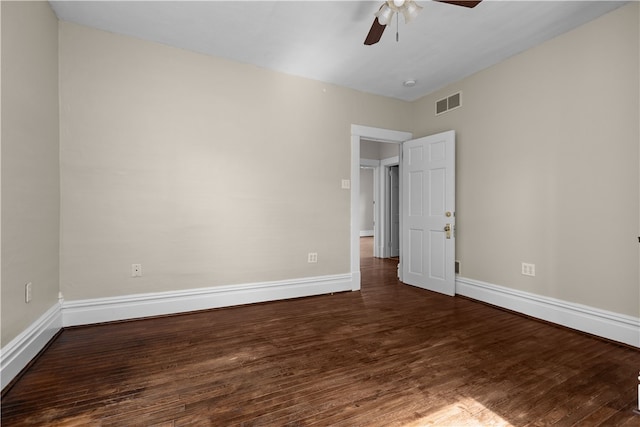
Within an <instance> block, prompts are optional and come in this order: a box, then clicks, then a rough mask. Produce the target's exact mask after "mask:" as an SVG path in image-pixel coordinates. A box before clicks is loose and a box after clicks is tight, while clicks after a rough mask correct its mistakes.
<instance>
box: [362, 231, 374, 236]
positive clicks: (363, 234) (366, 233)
mask: <svg viewBox="0 0 640 427" xmlns="http://www.w3.org/2000/svg"><path fill="white" fill-rule="evenodd" d="M373 234H374V231H373V230H360V237H373Z"/></svg>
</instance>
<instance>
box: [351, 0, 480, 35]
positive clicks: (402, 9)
mask: <svg viewBox="0 0 640 427" xmlns="http://www.w3.org/2000/svg"><path fill="white" fill-rule="evenodd" d="M435 1H438V2H441V3H449V4H453V5H456V6H464V7H476V6H477V5H478V3H480V2H481V1H482V0H477V1H466V0H435ZM421 9H422V6H419V5H418V4H417V3H416V2H415V1H413V0H387V1H386V2H385V3H384V4H383V5H382V6H380V10H378V11H377V12H376V13H375V15H376V17H375V18H374V20H373V25H371V29H370V30H369V34H367V38H366V39H365V40H364V44H366V45H372V44H376V43H378V42H379V41H380V38H381V37H382V33H383V32H384V29H385V28H386V27H387V24H389V23H390V22H391V19H392V18H393V15H394V14H395V13H397V14H398V15H399V14H400V13H402V15H403V16H404V22H409V21H411V20H412V19H413V18H415V17H416V16H418V12H420V10H421Z"/></svg>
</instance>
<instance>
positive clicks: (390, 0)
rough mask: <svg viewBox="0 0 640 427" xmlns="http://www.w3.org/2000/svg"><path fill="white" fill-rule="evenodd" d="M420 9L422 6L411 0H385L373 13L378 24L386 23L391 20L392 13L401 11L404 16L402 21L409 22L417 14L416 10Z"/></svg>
mask: <svg viewBox="0 0 640 427" xmlns="http://www.w3.org/2000/svg"><path fill="white" fill-rule="evenodd" d="M421 9H422V6H420V5H418V4H417V3H416V2H415V1H413V0H408V1H406V0H387V2H386V3H385V4H383V5H382V7H381V8H380V10H378V11H377V12H376V13H375V15H376V18H378V22H379V23H380V25H388V24H389V23H390V22H391V19H392V18H393V14H394V13H397V14H400V13H402V15H403V16H404V22H405V23H409V22H410V21H412V20H413V19H415V17H416V16H418V12H420V10H421Z"/></svg>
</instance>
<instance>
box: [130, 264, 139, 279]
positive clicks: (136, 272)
mask: <svg viewBox="0 0 640 427" xmlns="http://www.w3.org/2000/svg"><path fill="white" fill-rule="evenodd" d="M131 277H142V264H131Z"/></svg>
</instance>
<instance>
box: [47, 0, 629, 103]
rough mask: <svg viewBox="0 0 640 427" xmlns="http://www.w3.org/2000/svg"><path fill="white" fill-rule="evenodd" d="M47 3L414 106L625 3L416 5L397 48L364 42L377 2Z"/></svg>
mask: <svg viewBox="0 0 640 427" xmlns="http://www.w3.org/2000/svg"><path fill="white" fill-rule="evenodd" d="M50 3H51V5H52V7H53V10H54V11H55V13H56V15H57V16H58V18H59V19H60V20H63V21H70V22H75V23H79V24H82V25H86V26H89V27H94V28H98V29H102V30H106V31H110V32H113V33H120V34H125V35H130V36H134V37H138V38H141V39H146V40H151V41H155V42H159V43H163V44H167V45H170V46H175V47H179V48H184V49H188V50H192V51H196V52H201V53H205V54H209V55H213V56H218V57H223V58H228V59H232V60H236V61H240V62H244V63H249V64H255V65H258V66H260V67H264V68H269V69H273V70H277V71H281V72H284V73H288V74H293V75H297V76H303V77H308V78H311V79H315V80H320V81H324V82H329V83H334V84H337V85H340V86H345V87H349V88H353V89H356V90H360V91H363V92H368V93H374V94H378V95H383V96H388V97H392V98H398V99H403V100H407V101H413V100H415V99H418V98H420V97H422V96H424V95H426V94H428V93H431V92H433V91H435V90H437V89H439V88H442V87H444V86H445V85H447V84H449V83H452V82H455V81H457V80H460V79H462V78H464V77H466V76H468V75H470V74H473V73H475V72H477V71H479V70H481V69H483V68H486V67H489V66H491V65H493V64H496V63H498V62H500V61H502V60H504V59H506V58H508V57H510V56H512V55H514V54H517V53H518V52H521V51H523V50H526V49H528V48H530V47H533V46H535V45H537V44H539V43H541V42H543V41H545V40H547V39H550V38H552V37H555V36H557V35H559V34H561V33H564V32H566V31H569V30H571V29H572V28H575V27H577V26H579V25H581V24H583V23H585V22H588V21H590V20H592V19H594V18H596V17H598V16H600V15H603V14H605V13H607V12H609V11H611V10H613V9H615V8H617V7H619V6H621V5H622V4H624V3H625V2H614V1H521V0H511V1H495V0H493V1H492V0H485V1H483V2H482V3H480V4H479V5H478V6H477V7H475V8H473V9H469V8H465V7H459V6H453V5H449V4H444V3H438V2H434V1H430V0H417V3H418V4H420V5H421V6H422V7H424V9H423V10H422V11H421V13H420V15H419V16H418V17H417V18H416V19H415V20H414V21H413V22H411V23H409V24H405V23H404V21H403V18H402V17H400V24H399V33H400V41H399V42H396V40H395V32H396V25H395V23H394V24H393V25H392V26H390V27H387V29H386V30H385V33H384V34H383V36H382V40H381V41H380V42H379V43H378V44H376V45H373V46H365V45H364V44H363V41H364V39H365V36H366V35H367V33H368V31H369V28H370V27H371V23H372V22H373V18H374V16H373V14H374V13H375V12H376V11H377V10H378V8H379V7H380V5H381V4H382V0H379V1H257V2H249V1H194V2H191V1H135V2H134V1H50ZM394 21H395V19H394ZM567 54H570V52H568V53H567ZM408 79H415V80H416V81H417V84H416V85H415V86H414V87H412V88H407V87H404V86H403V85H402V82H403V81H405V80H408Z"/></svg>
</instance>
